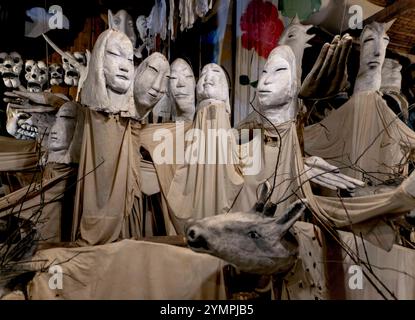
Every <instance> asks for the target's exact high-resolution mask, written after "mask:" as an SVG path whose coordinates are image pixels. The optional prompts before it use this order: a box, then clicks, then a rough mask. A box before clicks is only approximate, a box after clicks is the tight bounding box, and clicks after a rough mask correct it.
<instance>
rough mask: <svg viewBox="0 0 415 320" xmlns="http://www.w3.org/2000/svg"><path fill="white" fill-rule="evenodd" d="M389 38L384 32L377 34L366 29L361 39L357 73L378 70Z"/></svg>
mask: <svg viewBox="0 0 415 320" xmlns="http://www.w3.org/2000/svg"><path fill="white" fill-rule="evenodd" d="M388 44H389V37H388V36H387V34H386V32H385V31H383V32H382V33H379V32H378V31H376V30H375V29H372V28H366V29H365V30H364V33H363V34H362V37H361V42H360V45H361V48H360V50H361V53H360V69H359V73H365V72H367V71H369V70H374V69H380V68H381V67H382V65H383V62H384V59H385V54H386V48H387V46H388Z"/></svg>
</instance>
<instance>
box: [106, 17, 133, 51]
mask: <svg viewBox="0 0 415 320" xmlns="http://www.w3.org/2000/svg"><path fill="white" fill-rule="evenodd" d="M108 24H109V28H110V29H114V30H118V31H121V32H123V33H125V35H126V36H127V37H128V39H130V41H131V43H132V44H133V47H134V48H135V43H136V41H137V37H136V35H135V31H134V21H133V18H132V17H131V15H129V14H128V12H127V11H125V10H120V11H118V12H117V13H116V14H113V13H112V11H111V10H108Z"/></svg>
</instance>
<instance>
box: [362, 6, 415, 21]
mask: <svg viewBox="0 0 415 320" xmlns="http://www.w3.org/2000/svg"><path fill="white" fill-rule="evenodd" d="M412 9H415V0H396V1H395V2H394V3H392V4H391V5H389V6H387V7H385V8H383V9H382V10H380V11H379V12H377V13H375V14H374V15H372V16H370V17H369V18H367V19H365V21H363V24H364V25H367V24H369V23H371V22H373V21H376V22H384V23H385V22H389V21H391V20H393V19H395V18H397V17H398V16H399V15H401V14H403V13H404V12H406V11H408V10H412Z"/></svg>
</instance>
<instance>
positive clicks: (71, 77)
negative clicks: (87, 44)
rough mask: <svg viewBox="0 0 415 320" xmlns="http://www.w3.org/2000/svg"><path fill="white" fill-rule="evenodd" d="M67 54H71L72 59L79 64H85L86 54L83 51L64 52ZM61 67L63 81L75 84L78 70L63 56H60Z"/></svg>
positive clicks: (69, 84)
mask: <svg viewBox="0 0 415 320" xmlns="http://www.w3.org/2000/svg"><path fill="white" fill-rule="evenodd" d="M66 53H67V54H68V55H70V56H72V57H73V59H74V60H76V61H78V62H79V63H80V64H83V65H86V56H85V53H83V52H74V53H73V54H72V53H71V52H66ZM62 62H63V69H64V70H65V77H64V81H65V84H67V85H68V86H77V85H78V82H79V70H77V69H76V67H75V66H74V65H73V64H71V62H70V61H69V60H68V59H66V58H65V57H63V58H62Z"/></svg>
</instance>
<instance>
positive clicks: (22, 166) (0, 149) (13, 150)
mask: <svg viewBox="0 0 415 320" xmlns="http://www.w3.org/2000/svg"><path fill="white" fill-rule="evenodd" d="M38 157H39V153H38V152H37V150H36V141H34V140H33V141H32V140H29V141H27V140H17V139H15V138H8V137H0V171H19V170H26V169H33V168H35V167H36V166H37V163H38V160H39V159H38Z"/></svg>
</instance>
